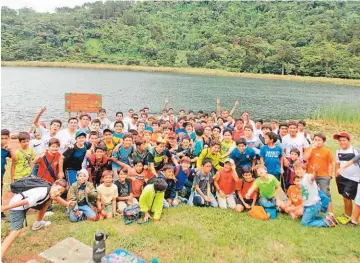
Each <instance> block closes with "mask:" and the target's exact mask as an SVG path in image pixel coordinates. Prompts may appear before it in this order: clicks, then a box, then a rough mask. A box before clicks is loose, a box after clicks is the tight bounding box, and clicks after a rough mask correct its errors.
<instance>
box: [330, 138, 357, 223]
mask: <svg viewBox="0 0 360 263" xmlns="http://www.w3.org/2000/svg"><path fill="white" fill-rule="evenodd" d="M333 138H334V140H337V141H338V143H339V146H340V149H338V150H336V166H335V171H336V173H335V176H336V185H337V188H338V192H339V194H340V195H342V196H343V199H344V208H345V213H344V214H343V215H342V216H341V217H338V218H337V219H338V220H339V222H340V223H343V224H347V223H350V218H351V216H352V214H353V203H352V200H355V199H356V196H357V195H358V196H360V193H359V190H358V189H359V188H358V186H360V184H359V183H360V166H359V164H357V163H352V164H351V165H346V164H347V162H349V161H351V160H353V159H354V158H356V157H358V156H359V155H360V149H358V148H355V147H353V146H352V145H351V138H350V134H349V133H347V132H339V133H336V134H334V135H333ZM345 165H346V166H347V167H346V166H345ZM345 167H346V168H345ZM355 210H356V208H355ZM354 214H355V211H354ZM354 223H357V220H356V222H355V220H353V222H352V224H354Z"/></svg>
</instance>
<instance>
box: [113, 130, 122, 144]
mask: <svg viewBox="0 0 360 263" xmlns="http://www.w3.org/2000/svg"><path fill="white" fill-rule="evenodd" d="M124 135H125V133H123V132H122V133H116V132H113V138H116V139H117V141H118V142H119V140H120V139H122V138H124Z"/></svg>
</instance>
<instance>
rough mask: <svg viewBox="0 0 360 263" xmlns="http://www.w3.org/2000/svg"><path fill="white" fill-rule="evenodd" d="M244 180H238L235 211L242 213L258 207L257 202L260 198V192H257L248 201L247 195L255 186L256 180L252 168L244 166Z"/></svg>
mask: <svg viewBox="0 0 360 263" xmlns="http://www.w3.org/2000/svg"><path fill="white" fill-rule="evenodd" d="M241 169H242V175H243V179H241V180H238V181H237V183H236V190H237V191H236V207H235V211H237V212H242V211H244V210H250V209H251V208H253V207H254V206H255V205H256V200H257V197H258V191H257V190H255V191H254V192H253V193H252V194H251V195H250V198H249V199H247V198H246V197H245V196H246V193H247V192H248V191H249V189H250V188H251V187H252V186H253V184H254V182H255V179H254V177H253V175H252V172H251V167H250V166H243V167H242V168H241Z"/></svg>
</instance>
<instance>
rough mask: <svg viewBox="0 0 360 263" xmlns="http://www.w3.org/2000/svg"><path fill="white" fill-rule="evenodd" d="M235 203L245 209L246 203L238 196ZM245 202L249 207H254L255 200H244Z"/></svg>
mask: <svg viewBox="0 0 360 263" xmlns="http://www.w3.org/2000/svg"><path fill="white" fill-rule="evenodd" d="M235 202H236V204H237V205H241V206H243V207H245V205H244V203H243V202H242V201H241V199H240V198H239V197H238V196H236V198H235ZM244 202H245V203H247V204H248V205H252V203H253V199H246V198H244Z"/></svg>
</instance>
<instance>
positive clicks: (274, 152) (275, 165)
mask: <svg viewBox="0 0 360 263" xmlns="http://www.w3.org/2000/svg"><path fill="white" fill-rule="evenodd" d="M264 138H265V145H264V146H262V147H261V149H260V163H261V165H265V167H266V169H267V171H268V173H269V174H272V175H274V176H275V177H276V179H278V180H279V181H280V174H281V172H282V171H283V161H284V160H283V154H282V149H281V147H280V146H278V145H275V143H276V141H277V135H276V134H275V133H273V132H268V133H266V134H265V136H264Z"/></svg>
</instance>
